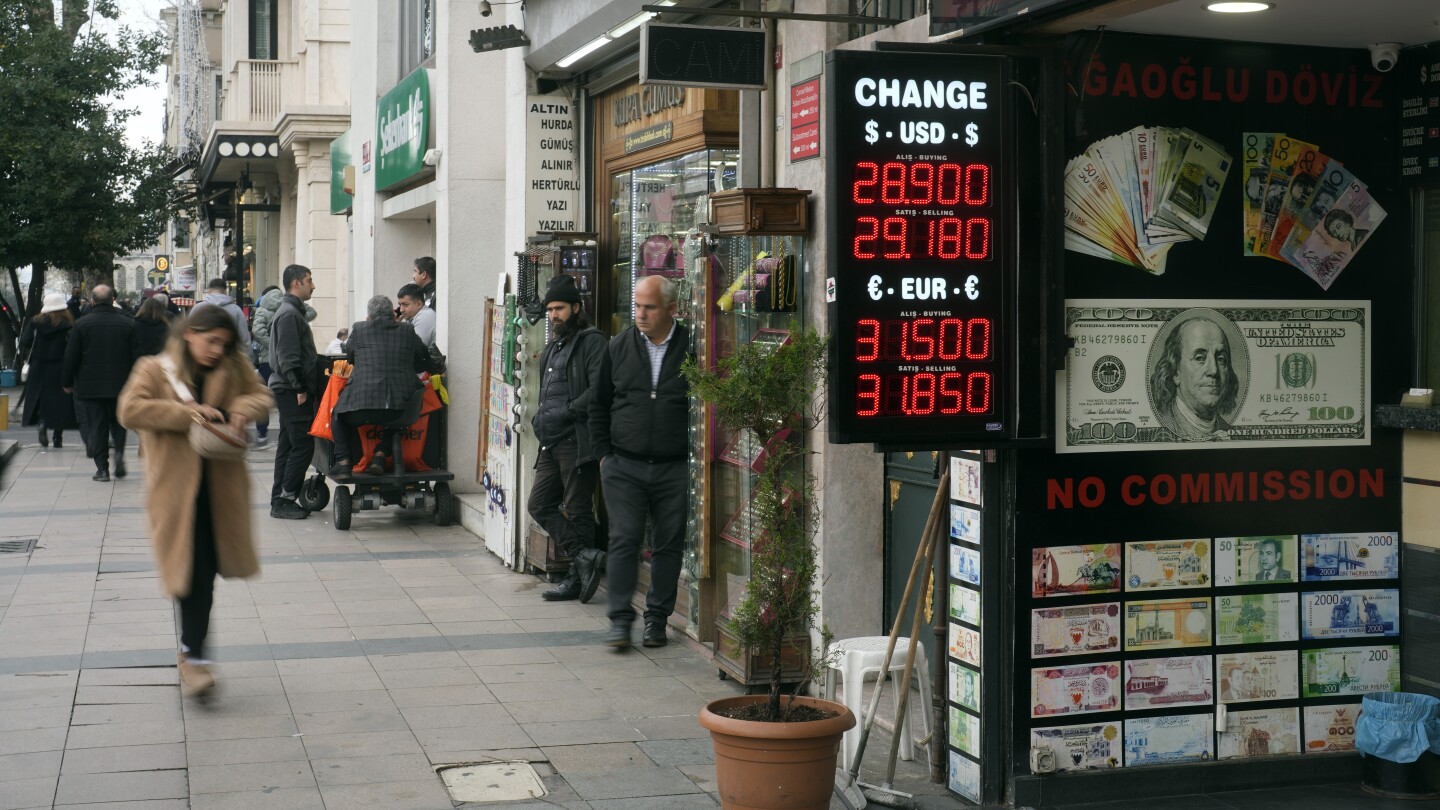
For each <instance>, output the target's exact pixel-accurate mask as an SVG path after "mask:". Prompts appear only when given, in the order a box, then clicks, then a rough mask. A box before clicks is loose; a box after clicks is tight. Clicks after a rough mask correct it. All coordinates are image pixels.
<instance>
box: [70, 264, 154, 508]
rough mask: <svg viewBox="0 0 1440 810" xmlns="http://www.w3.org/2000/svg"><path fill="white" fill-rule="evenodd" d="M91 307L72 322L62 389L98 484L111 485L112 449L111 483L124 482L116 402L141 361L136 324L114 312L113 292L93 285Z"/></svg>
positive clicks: (122, 438)
mask: <svg viewBox="0 0 1440 810" xmlns="http://www.w3.org/2000/svg"><path fill="white" fill-rule="evenodd" d="M91 302H92V304H93V306H91V308H90V312H89V313H88V314H86V315H85V317H83V318H81V319H80V320H78V321H76V322H75V327H74V329H72V330H71V331H70V343H69V345H67V346H66V347H65V369H64V372H63V374H62V376H61V384H62V385H63V386H64V388H65V391H66V392H67V393H72V394H74V395H75V409H76V410H77V411H78V412H80V413H81V418H80V422H81V423H82V424H84V425H86V436H85V441H86V445H87V449H88V451H89V454H90V457H91V458H93V459H95V475H94V476H93V478H94V480H96V481H109V480H110V446H111V444H112V443H113V444H114V446H115V477H116V478H124V477H125V438H126V434H125V426H124V425H121V424H120V420H119V419H117V418H116V417H115V407H116V402H117V401H118V400H119V398H120V391H121V389H123V388H124V387H125V381H126V380H128V379H129V378H130V367H131V366H133V365H135V360H136V359H137V358H139V357H140V332H139V331H138V330H137V329H136V328H135V319H134V318H132V317H130V316H128V315H126V314H125V313H123V312H121V311H120V310H118V309H116V308H115V291H114V290H112V289H111V288H110V286H109V285H107V284H97V285H96V286H95V289H94V290H92V291H91Z"/></svg>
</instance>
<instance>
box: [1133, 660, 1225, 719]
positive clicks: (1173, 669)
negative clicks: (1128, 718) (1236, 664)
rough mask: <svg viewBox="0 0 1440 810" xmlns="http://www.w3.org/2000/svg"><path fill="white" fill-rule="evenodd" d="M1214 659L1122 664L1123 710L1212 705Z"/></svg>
mask: <svg viewBox="0 0 1440 810" xmlns="http://www.w3.org/2000/svg"><path fill="white" fill-rule="evenodd" d="M1212 665H1213V658H1212V657H1211V656H1208V655H1188V656H1173V657H1170V658H1141V659H1136V660H1131V661H1126V662H1125V710H1126V711H1138V710H1143V709H1168V708H1172V707H1176V706H1208V705H1210V704H1211V703H1214V702H1215V686H1214V679H1213V677H1212V676H1211V674H1210V669H1211V666H1212Z"/></svg>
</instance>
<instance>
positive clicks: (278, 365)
mask: <svg viewBox="0 0 1440 810" xmlns="http://www.w3.org/2000/svg"><path fill="white" fill-rule="evenodd" d="M280 280H281V283H282V284H283V285H284V287H285V297H284V298H281V299H280V308H279V309H277V310H276V311H275V316H274V318H273V319H272V320H271V322H270V368H271V374H270V388H271V390H273V391H274V392H275V407H276V410H278V411H279V412H280V441H279V442H278V443H277V444H276V446H275V483H274V484H273V485H272V486H271V487H270V517H273V518H280V519H282V520H302V519H304V518H305V517H306V516H307V515H309V514H310V513H309V512H306V511H305V509H304V508H303V507H302V506H300V504H299V502H298V501H297V500H296V499H297V497H298V496H299V494H300V486H301V484H303V483H304V482H305V469H306V468H307V467H309V466H310V457H311V456H312V455H313V454H314V452H315V440H314V439H313V438H312V437H311V436H310V423H311V422H313V421H314V420H315V404H316V402H318V401H319V399H320V356H319V354H317V353H316V351H315V336H314V335H313V334H311V332H310V323H309V322H308V321H306V320H305V302H306V301H309V300H310V296H311V295H314V293H315V281H314V279H312V278H311V277H310V268H308V267H305V266H303V265H299V264H292V265H290V266H289V267H287V268H285V272H284V274H283V275H282V276H281V279H280Z"/></svg>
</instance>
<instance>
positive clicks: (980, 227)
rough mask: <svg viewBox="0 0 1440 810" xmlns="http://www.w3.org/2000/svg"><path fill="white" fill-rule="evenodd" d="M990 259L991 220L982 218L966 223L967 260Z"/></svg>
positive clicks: (969, 220)
mask: <svg viewBox="0 0 1440 810" xmlns="http://www.w3.org/2000/svg"><path fill="white" fill-rule="evenodd" d="M989 257H990V220H988V219H984V218H981V217H975V218H974V219H968V220H966V221H965V258H967V259H988V258H989Z"/></svg>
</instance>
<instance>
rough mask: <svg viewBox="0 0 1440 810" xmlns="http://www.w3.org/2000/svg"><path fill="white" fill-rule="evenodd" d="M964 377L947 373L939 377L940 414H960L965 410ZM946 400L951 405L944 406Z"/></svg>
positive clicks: (952, 372)
mask: <svg viewBox="0 0 1440 810" xmlns="http://www.w3.org/2000/svg"><path fill="white" fill-rule="evenodd" d="M964 380H965V375H964V374H961V373H960V372H958V371H947V372H945V373H944V374H941V375H940V413H946V414H948V413H960V411H962V410H964V408H965V389H964V387H963V386H964V384H965V383H964ZM946 400H949V402H950V403H951V404H949V405H946V404H945V402H946Z"/></svg>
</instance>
